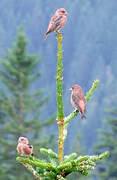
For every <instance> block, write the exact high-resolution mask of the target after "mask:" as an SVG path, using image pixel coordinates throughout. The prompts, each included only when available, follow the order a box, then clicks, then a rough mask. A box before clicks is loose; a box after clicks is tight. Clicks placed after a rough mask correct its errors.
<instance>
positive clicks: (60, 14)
mask: <svg viewBox="0 0 117 180" xmlns="http://www.w3.org/2000/svg"><path fill="white" fill-rule="evenodd" d="M66 16H67V11H66V10H65V9H64V8H60V9H57V10H56V12H55V14H54V16H52V18H51V20H50V23H49V26H48V29H47V31H46V33H45V35H44V39H46V38H47V36H48V34H49V33H51V32H53V31H55V32H57V33H59V31H60V29H61V28H62V27H63V26H64V24H65V23H66V21H67V18H66Z"/></svg>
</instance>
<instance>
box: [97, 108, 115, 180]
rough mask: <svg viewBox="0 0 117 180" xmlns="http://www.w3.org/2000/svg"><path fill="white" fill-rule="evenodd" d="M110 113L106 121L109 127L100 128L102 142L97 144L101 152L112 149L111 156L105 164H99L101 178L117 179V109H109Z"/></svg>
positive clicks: (104, 179) (103, 179) (107, 179)
mask: <svg viewBox="0 0 117 180" xmlns="http://www.w3.org/2000/svg"><path fill="white" fill-rule="evenodd" d="M108 114H109V117H108V118H107V119H106V121H105V123H106V125H107V128H106V129H105V130H100V136H99V139H100V142H99V143H97V144H96V146H95V147H96V151H98V152H99V153H100V152H102V151H103V150H105V149H106V150H107V149H108V150H109V151H110V157H109V158H108V160H106V161H104V166H102V165H99V168H98V170H99V173H98V176H99V177H100V180H116V179H117V109H115V108H114V109H112V110H110V111H108Z"/></svg>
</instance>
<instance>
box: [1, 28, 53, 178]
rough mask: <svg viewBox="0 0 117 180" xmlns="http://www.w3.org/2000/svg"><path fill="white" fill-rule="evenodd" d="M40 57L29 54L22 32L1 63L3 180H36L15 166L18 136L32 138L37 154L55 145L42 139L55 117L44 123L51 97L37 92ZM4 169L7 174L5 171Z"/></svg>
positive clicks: (40, 90) (40, 91)
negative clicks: (46, 106)
mask: <svg viewBox="0 0 117 180" xmlns="http://www.w3.org/2000/svg"><path fill="white" fill-rule="evenodd" d="M39 64H40V60H39V57H38V56H37V55H29V54H28V52H27V40H26V37H25V35H24V33H23V30H22V28H19V31H18V35H17V38H16V42H15V44H14V47H13V48H12V49H11V50H9V51H8V53H7V54H6V55H5V58H4V59H1V60H0V65H1V66H0V67H1V68H0V81H1V84H2V88H1V89H0V147H1V148H0V165H1V170H0V174H2V175H1V176H0V178H2V180H6V179H8V180H15V179H17V180H19V179H22V180H23V179H24V180H25V179H29V178H30V179H33V178H32V176H31V175H30V174H29V173H28V172H25V170H24V169H23V168H22V167H21V166H19V167H18V165H17V164H16V161H15V157H16V146H17V140H18V138H19V136H29V137H30V136H31V140H32V144H33V145H34V146H35V152H34V153H35V154H39V148H40V147H41V146H44V147H46V146H47V144H52V139H53V138H52V137H50V138H49V137H48V136H46V138H45V139H42V135H41V134H42V133H43V134H44V131H43V128H44V127H45V126H49V125H51V124H52V122H53V120H54V119H55V116H52V117H51V118H49V119H48V120H46V121H43V122H41V120H40V113H41V107H42V106H43V105H44V104H45V103H46V102H47V99H48V97H45V98H42V95H43V90H42V89H37V90H33V91H31V88H33V89H34V87H33V86H34V82H35V81H36V80H38V78H39V77H40V72H38V67H39ZM2 168H3V169H4V168H5V171H2Z"/></svg>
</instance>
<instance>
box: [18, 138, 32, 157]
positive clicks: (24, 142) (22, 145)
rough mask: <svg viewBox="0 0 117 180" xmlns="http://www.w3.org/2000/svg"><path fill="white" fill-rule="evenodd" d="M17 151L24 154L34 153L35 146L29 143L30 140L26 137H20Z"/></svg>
mask: <svg viewBox="0 0 117 180" xmlns="http://www.w3.org/2000/svg"><path fill="white" fill-rule="evenodd" d="M17 151H18V152H19V153H20V154H21V155H22V156H23V155H32V154H33V146H32V145H30V144H29V141H28V139H27V138H25V137H19V140H18V145H17Z"/></svg>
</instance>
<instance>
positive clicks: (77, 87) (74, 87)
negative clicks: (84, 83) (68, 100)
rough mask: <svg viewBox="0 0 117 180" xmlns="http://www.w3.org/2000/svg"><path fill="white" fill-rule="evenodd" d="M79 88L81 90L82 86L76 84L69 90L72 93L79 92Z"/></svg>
mask: <svg viewBox="0 0 117 180" xmlns="http://www.w3.org/2000/svg"><path fill="white" fill-rule="evenodd" d="M79 88H80V86H79V85H78V84H74V85H73V86H72V88H70V89H69V90H70V91H77V90H79Z"/></svg>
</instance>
